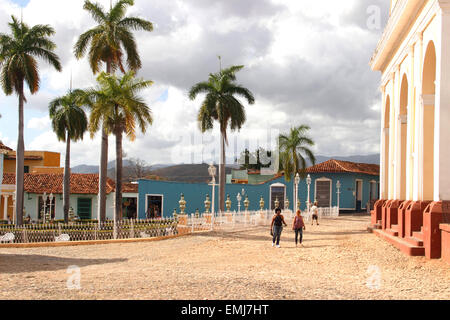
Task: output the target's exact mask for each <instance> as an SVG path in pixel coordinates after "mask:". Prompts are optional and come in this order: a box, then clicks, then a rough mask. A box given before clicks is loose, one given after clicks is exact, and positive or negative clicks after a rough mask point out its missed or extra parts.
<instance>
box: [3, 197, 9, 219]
mask: <svg viewBox="0 0 450 320" xmlns="http://www.w3.org/2000/svg"><path fill="white" fill-rule="evenodd" d="M3 200H4V201H3V204H4V205H3V220H6V219H7V218H8V195H7V194H4V195H3Z"/></svg>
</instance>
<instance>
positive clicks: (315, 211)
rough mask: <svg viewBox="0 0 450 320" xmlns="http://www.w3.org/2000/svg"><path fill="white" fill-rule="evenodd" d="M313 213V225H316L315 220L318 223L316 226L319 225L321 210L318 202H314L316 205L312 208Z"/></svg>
mask: <svg viewBox="0 0 450 320" xmlns="http://www.w3.org/2000/svg"><path fill="white" fill-rule="evenodd" d="M311 212H312V220H311V225H313V224H314V220H315V221H316V224H317V225H319V208H318V207H317V201H314V205H313V206H312V207H311Z"/></svg>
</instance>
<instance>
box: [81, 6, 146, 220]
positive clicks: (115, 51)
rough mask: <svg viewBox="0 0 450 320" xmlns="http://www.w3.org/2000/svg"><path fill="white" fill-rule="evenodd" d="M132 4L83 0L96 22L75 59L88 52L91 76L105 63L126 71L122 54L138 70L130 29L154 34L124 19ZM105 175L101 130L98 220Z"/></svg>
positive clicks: (103, 215) (105, 144) (102, 209)
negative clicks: (106, 3) (111, 3)
mask: <svg viewBox="0 0 450 320" xmlns="http://www.w3.org/2000/svg"><path fill="white" fill-rule="evenodd" d="M132 5H134V1H133V0H119V1H117V2H116V4H115V5H114V6H112V5H111V8H110V10H109V11H106V10H105V9H104V8H103V7H102V6H101V5H100V4H98V3H94V2H91V1H89V0H86V1H85V2H84V7H83V8H84V9H85V10H87V11H88V12H89V13H90V14H91V16H92V18H93V19H94V21H95V22H96V23H98V25H97V26H95V27H94V28H92V29H90V30H88V31H86V32H85V33H83V34H82V35H80V37H79V39H78V41H77V42H76V44H75V46H74V54H75V57H76V58H77V59H81V58H82V57H84V56H85V55H86V53H87V51H88V48H89V53H88V58H89V64H90V66H91V69H92V72H93V73H94V74H96V73H98V72H99V71H100V65H101V64H102V63H104V64H106V72H107V73H111V72H114V71H115V70H117V69H120V70H121V71H122V72H125V70H124V66H123V56H124V53H126V55H127V65H128V68H129V69H131V70H138V69H140V68H141V66H142V63H141V59H140V56H139V53H138V51H137V44H136V39H135V38H134V35H133V33H132V31H133V30H145V31H153V24H152V23H151V22H150V21H147V20H144V19H141V18H137V17H126V16H125V15H126V11H127V8H128V7H129V6H132ZM107 173H108V135H107V134H106V130H104V129H102V143H101V156H100V178H99V197H98V210H99V218H100V221H104V220H105V219H106V179H107Z"/></svg>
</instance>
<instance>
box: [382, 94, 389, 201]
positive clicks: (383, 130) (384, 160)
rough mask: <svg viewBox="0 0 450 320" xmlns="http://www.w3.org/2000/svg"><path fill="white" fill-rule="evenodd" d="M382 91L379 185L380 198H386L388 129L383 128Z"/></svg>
mask: <svg viewBox="0 0 450 320" xmlns="http://www.w3.org/2000/svg"><path fill="white" fill-rule="evenodd" d="M381 91H382V96H383V98H382V101H383V105H382V107H381V141H380V146H381V154H380V164H381V166H380V183H381V190H380V192H381V197H382V198H386V197H387V196H388V195H387V190H385V182H387V181H385V180H386V179H385V177H386V170H387V167H386V165H387V161H388V159H386V148H389V146H386V135H388V136H389V128H385V123H386V116H387V115H386V87H383V88H382V89H381Z"/></svg>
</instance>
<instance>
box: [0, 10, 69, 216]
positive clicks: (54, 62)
mask: <svg viewBox="0 0 450 320" xmlns="http://www.w3.org/2000/svg"><path fill="white" fill-rule="evenodd" d="M9 28H10V29H11V34H3V33H0V68H1V71H0V82H1V85H2V88H3V91H4V92H5V94H6V95H11V94H12V93H13V92H15V93H16V94H17V95H18V97H19V125H18V138H17V151H16V152H17V158H16V206H15V214H16V222H17V225H22V223H23V201H24V199H23V195H24V189H23V188H24V186H23V184H24V152H25V150H24V149H25V147H24V138H23V113H24V110H23V108H24V103H25V102H26V101H27V100H26V97H25V93H24V83H26V84H27V85H28V88H29V89H30V92H31V94H35V93H36V92H38V90H39V84H40V76H39V68H38V63H37V60H36V58H40V59H43V60H44V61H46V62H47V63H49V64H50V65H51V66H53V67H54V68H55V69H56V70H58V71H61V69H62V68H61V63H60V61H59V58H58V56H57V55H56V54H55V53H54V52H53V51H54V50H55V48H56V45H55V43H54V42H53V41H51V40H50V36H52V35H54V34H55V31H54V30H53V28H52V27H51V26H49V25H40V24H39V25H35V26H33V27H31V28H30V27H29V26H28V25H27V24H25V23H24V22H22V21H18V20H17V18H16V17H14V16H12V22H10V23H9Z"/></svg>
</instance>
